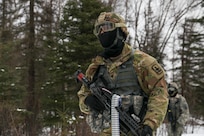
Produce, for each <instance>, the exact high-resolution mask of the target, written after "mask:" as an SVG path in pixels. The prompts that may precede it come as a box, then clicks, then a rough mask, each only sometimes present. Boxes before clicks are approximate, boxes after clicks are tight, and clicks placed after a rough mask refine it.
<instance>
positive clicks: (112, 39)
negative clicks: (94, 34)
mask: <svg viewBox="0 0 204 136" xmlns="http://www.w3.org/2000/svg"><path fill="white" fill-rule="evenodd" d="M98 38H99V41H100V42H101V45H102V46H103V48H104V49H105V50H104V52H103V54H102V56H103V57H104V58H109V57H116V56H118V55H119V54H120V53H121V52H122V49H123V46H124V39H125V38H124V34H123V32H122V30H121V29H120V28H116V29H115V30H113V31H109V32H105V33H102V34H100V35H99V36H98Z"/></svg>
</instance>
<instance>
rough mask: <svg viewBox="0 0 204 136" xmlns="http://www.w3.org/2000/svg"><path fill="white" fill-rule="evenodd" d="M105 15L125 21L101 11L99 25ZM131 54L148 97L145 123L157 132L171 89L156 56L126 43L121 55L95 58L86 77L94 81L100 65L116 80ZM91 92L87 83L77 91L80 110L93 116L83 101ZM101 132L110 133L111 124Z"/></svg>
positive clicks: (118, 20)
mask: <svg viewBox="0 0 204 136" xmlns="http://www.w3.org/2000/svg"><path fill="white" fill-rule="evenodd" d="M105 15H106V16H105ZM104 18H105V19H106V20H108V21H112V22H115V23H118V22H122V23H124V20H123V19H121V18H119V17H118V16H116V15H115V14H114V13H107V14H106V13H102V14H101V16H99V18H98V20H97V21H96V24H97V23H98V22H100V21H103V19H104ZM117 25H119V27H120V28H121V29H122V31H123V32H124V33H125V34H126V35H127V34H128V32H127V28H126V26H124V25H123V24H121V23H118V24H117ZM95 27H96V26H95ZM132 56H133V69H134V70H135V72H136V74H137V78H138V81H139V85H140V87H141V88H142V90H143V91H144V92H145V94H146V95H147V96H148V104H147V111H146V114H145V116H144V118H143V121H142V123H143V124H144V125H148V126H150V127H151V129H152V130H153V131H155V130H156V129H157V128H158V127H159V126H160V124H161V123H162V122H163V120H164V117H165V115H166V111H167V106H168V92H167V86H166V81H165V77H164V75H165V73H164V70H163V68H162V67H161V66H160V65H159V64H158V62H157V61H156V59H155V58H153V57H151V56H150V55H148V54H146V53H144V52H142V51H139V50H136V51H134V52H133V50H132V48H131V46H130V45H128V44H125V45H124V47H123V50H122V52H121V54H120V55H119V56H117V57H112V58H110V59H105V58H103V57H101V56H97V57H96V58H94V59H93V60H92V63H91V64H90V65H89V67H88V69H87V71H86V77H87V78H88V79H89V80H90V81H91V80H92V79H93V77H94V74H95V73H96V71H97V69H98V67H99V66H100V65H105V66H106V67H107V70H108V73H109V75H110V77H111V78H112V79H113V80H114V79H115V78H116V77H117V71H118V70H119V66H121V65H122V64H123V63H125V62H126V61H128V60H129V59H130V57H132ZM90 93H91V92H90V90H88V89H87V88H86V87H85V86H84V85H82V87H81V89H80V90H79V91H78V97H79V107H80V110H81V111H82V112H83V113H85V114H87V115H90V109H89V107H88V106H87V105H85V104H84V100H85V98H86V97H87V96H88V95H89V94H90ZM100 135H101V136H111V127H109V128H107V129H104V130H102V132H101V133H100Z"/></svg>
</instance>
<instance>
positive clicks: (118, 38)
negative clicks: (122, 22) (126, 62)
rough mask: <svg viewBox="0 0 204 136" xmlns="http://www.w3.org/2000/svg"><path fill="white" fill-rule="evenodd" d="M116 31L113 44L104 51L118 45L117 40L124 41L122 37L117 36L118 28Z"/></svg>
mask: <svg viewBox="0 0 204 136" xmlns="http://www.w3.org/2000/svg"><path fill="white" fill-rule="evenodd" d="M116 29H117V34H116V37H115V40H114V42H113V44H111V45H110V46H109V47H108V48H105V49H111V48H112V47H113V46H115V45H116V44H117V43H118V40H123V39H124V37H123V36H121V35H120V34H119V29H118V28H116Z"/></svg>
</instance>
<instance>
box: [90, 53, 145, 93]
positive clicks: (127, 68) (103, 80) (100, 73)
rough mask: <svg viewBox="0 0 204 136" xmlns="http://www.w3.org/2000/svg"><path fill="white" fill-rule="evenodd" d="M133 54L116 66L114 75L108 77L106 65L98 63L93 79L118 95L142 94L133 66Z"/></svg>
mask: <svg viewBox="0 0 204 136" xmlns="http://www.w3.org/2000/svg"><path fill="white" fill-rule="evenodd" d="M133 59H134V58H133V56H132V57H130V58H129V59H128V60H127V61H126V62H124V63H123V64H121V65H120V66H118V67H117V70H116V71H117V72H116V73H117V74H116V77H115V78H114V79H113V78H111V77H110V75H109V73H108V70H107V67H106V66H105V65H100V66H99V67H98V69H97V71H96V73H95V75H94V78H93V81H94V82H95V83H96V84H97V85H98V86H101V87H105V88H107V89H109V90H110V91H111V92H112V93H115V94H118V95H140V96H142V95H143V93H144V92H143V91H142V89H141V87H140V84H139V81H138V78H137V74H136V72H135V69H134V67H133Z"/></svg>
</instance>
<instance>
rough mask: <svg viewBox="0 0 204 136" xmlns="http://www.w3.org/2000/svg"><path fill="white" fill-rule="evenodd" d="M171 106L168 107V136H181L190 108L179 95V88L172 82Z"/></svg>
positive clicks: (169, 88)
mask: <svg viewBox="0 0 204 136" xmlns="http://www.w3.org/2000/svg"><path fill="white" fill-rule="evenodd" d="M168 93H169V96H170V97H169V105H168V112H167V117H168V124H167V131H168V136H181V135H182V133H183V130H184V125H185V123H186V121H187V120H188V118H189V108H188V104H187V102H186V99H185V98H184V97H183V96H182V95H180V94H178V86H177V84H176V83H174V82H171V83H169V85H168Z"/></svg>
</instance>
